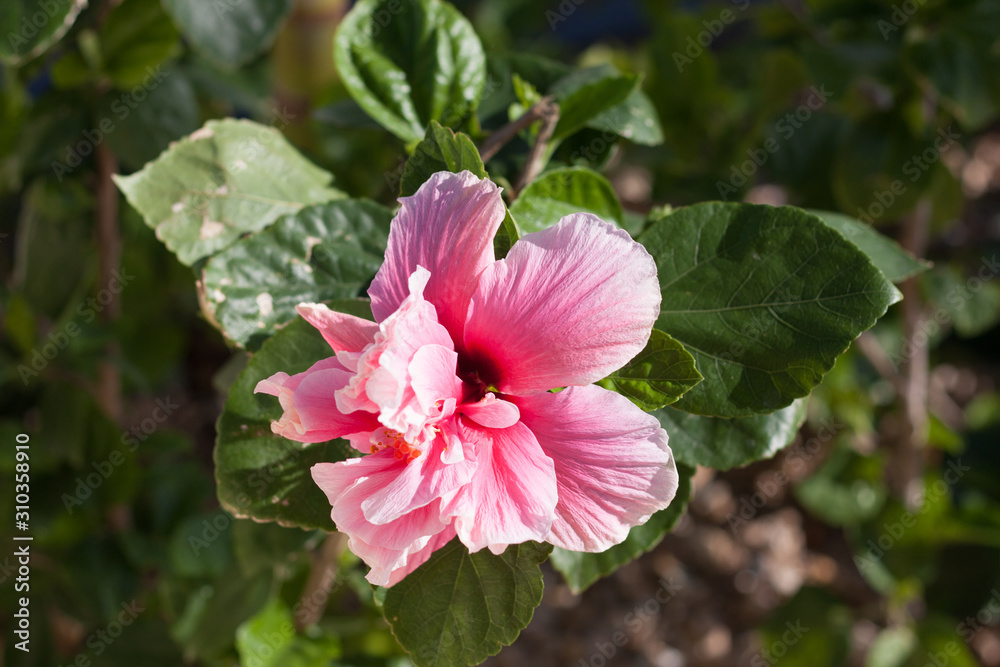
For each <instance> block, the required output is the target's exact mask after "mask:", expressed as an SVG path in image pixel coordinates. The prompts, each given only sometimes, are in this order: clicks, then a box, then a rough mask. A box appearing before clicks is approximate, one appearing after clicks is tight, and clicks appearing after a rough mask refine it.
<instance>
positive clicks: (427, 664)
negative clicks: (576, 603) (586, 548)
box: [383, 538, 551, 667]
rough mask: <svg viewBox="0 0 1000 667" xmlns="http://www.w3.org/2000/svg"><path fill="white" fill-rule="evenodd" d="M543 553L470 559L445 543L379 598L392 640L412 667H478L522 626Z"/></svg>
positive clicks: (455, 544) (533, 547) (535, 549)
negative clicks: (412, 664)
mask: <svg viewBox="0 0 1000 667" xmlns="http://www.w3.org/2000/svg"><path fill="white" fill-rule="evenodd" d="M550 549H551V547H549V546H548V545H543V544H536V543H534V542H526V543H524V544H513V545H511V546H509V547H507V550H506V551H505V552H504V553H503V554H502V555H500V556H494V555H493V554H492V553H490V551H489V550H488V549H483V550H481V551H478V552H476V553H474V554H470V553H469V552H468V550H467V549H466V548H465V546H464V545H463V544H462V543H461V542H459V541H458V538H455V539H453V540H452V541H451V542H449V543H448V544H446V545H445V546H444V547H442V548H441V549H438V550H437V551H436V552H434V555H432V556H431V558H430V560H428V561H427V562H426V563H424V564H423V565H421V566H420V567H418V568H417V569H416V570H414V571H413V572H412V573H411V574H410V575H409V576H407V577H406V578H405V579H403V580H402V581H401V582H399V583H398V584H396V585H395V586H393V587H392V588H390V589H389V590H388V592H387V593H386V594H385V606H384V609H383V611H384V613H385V617H386V619H387V620H388V621H389V624H390V625H391V626H392V632H393V634H394V635H395V636H396V639H398V640H399V643H400V644H401V645H402V646H403V648H405V649H406V650H407V651H408V652H409V654H410V657H411V658H412V660H413V663H414V664H415V665H416V666H417V667H444V666H446V665H447V666H449V667H452V666H455V665H478V664H479V663H481V662H482V661H483V660H485V659H486V658H487V657H489V656H491V655H495V654H496V653H497V652H498V651H499V650H500V649H501V648H502V647H503V646H506V645H508V644H510V643H511V642H513V641H514V640H515V639H517V635H518V633H520V632H521V630H522V629H523V628H524V627H525V626H527V625H528V622H529V621H530V620H531V616H532V614H533V613H534V610H535V607H536V606H538V603H539V602H541V601H542V588H543V583H542V571H541V569H539V567H538V564H539V563H541V562H542V561H544V560H545V558H546V557H547V556H548V554H549V550H550Z"/></svg>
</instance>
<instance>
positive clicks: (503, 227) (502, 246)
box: [493, 209, 521, 259]
mask: <svg viewBox="0 0 1000 667" xmlns="http://www.w3.org/2000/svg"><path fill="white" fill-rule="evenodd" d="M519 238H521V234H520V232H519V231H518V229H517V223H516V222H515V221H514V216H512V215H511V214H510V210H509V209H508V210H507V215H505V216H504V218H503V222H501V223H500V229H498V230H497V233H496V236H494V237H493V255H494V256H495V257H496V258H497V259H503V258H504V257H506V256H507V253H508V252H510V249H511V247H513V245H514V244H515V243H517V240H518V239H519Z"/></svg>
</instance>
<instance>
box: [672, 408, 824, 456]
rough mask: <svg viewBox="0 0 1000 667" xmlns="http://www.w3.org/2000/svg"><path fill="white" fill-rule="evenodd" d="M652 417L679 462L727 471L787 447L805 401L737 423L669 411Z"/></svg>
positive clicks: (795, 430) (792, 438) (804, 413)
mask: <svg viewBox="0 0 1000 667" xmlns="http://www.w3.org/2000/svg"><path fill="white" fill-rule="evenodd" d="M655 414H656V417H657V418H658V419H659V420H660V424H661V425H662V426H663V428H664V429H665V430H666V432H667V434H668V435H669V436H670V449H671V450H673V452H674V457H675V458H676V459H677V461H678V462H684V463H686V464H688V465H696V464H698V465H703V466H705V467H707V468H715V469H717V470H728V469H729V468H736V467H738V466H745V465H747V464H748V463H753V462H754V461H761V460H763V459H769V458H771V457H772V456H774V455H775V454H777V453H778V451H779V450H781V449H783V448H784V447H786V446H788V445H789V444H790V443H791V442H792V441H793V440H794V439H795V436H796V434H797V433H798V432H799V427H800V426H802V422H803V421H805V418H806V400H805V399H801V398H800V399H798V400H796V401H795V402H793V403H792V404H791V405H789V406H788V407H787V408H782V409H781V410H777V411H775V412H772V413H771V414H768V415H755V416H752V417H739V418H737V419H719V418H716V417H702V416H700V415H693V414H691V413H688V412H681V411H680V410H675V409H673V408H671V407H665V408H663V409H662V410H658V411H657V412H656V413H655Z"/></svg>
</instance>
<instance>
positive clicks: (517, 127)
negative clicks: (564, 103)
mask: <svg viewBox="0 0 1000 667" xmlns="http://www.w3.org/2000/svg"><path fill="white" fill-rule="evenodd" d="M553 105H554V99H553V98H552V97H543V98H542V99H540V100H539V101H538V102H536V103H535V104H534V105H533V106H532V107H531V108H530V109H528V110H527V111H525V112H524V113H523V114H521V115H520V116H519V117H518V118H517V119H516V120H512V121H511V122H509V123H507V124H506V125H504V126H503V127H501V128H500V129H499V130H497V131H496V132H494V133H493V134H491V135H490V136H489V138H487V139H486V141H484V142H483V145H482V146H480V147H479V156H480V157H481V158H482V160H483V162H487V161H488V160H489V159H490V158H492V157H493V156H494V155H496V154H497V153H499V152H500V149H501V148H503V147H504V146H506V145H507V142H509V141H510V140H511V139H513V138H514V137H516V136H517V133H518V132H520V131H521V130H523V129H525V128H527V127H528V126H529V125H531V124H532V123H534V122H535V121H536V120H540V119H542V118H544V117H545V116H546V115H547V114H549V113H551V108H552V106H553Z"/></svg>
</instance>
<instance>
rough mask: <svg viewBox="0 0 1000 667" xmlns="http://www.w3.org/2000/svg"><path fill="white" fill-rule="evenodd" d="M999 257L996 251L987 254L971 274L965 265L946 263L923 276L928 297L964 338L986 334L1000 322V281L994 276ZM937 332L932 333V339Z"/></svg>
mask: <svg viewBox="0 0 1000 667" xmlns="http://www.w3.org/2000/svg"><path fill="white" fill-rule="evenodd" d="M996 260H997V254H996V253H994V254H993V255H992V258H990V257H989V256H987V255H983V257H982V259H981V260H980V261H979V262H978V264H976V265H974V266H970V267H969V269H968V274H967V273H966V270H965V269H959V267H957V266H953V265H948V264H944V265H940V266H936V267H934V270H933V271H931V272H929V273H928V274H927V275H925V276H921V281H920V282H921V287H922V288H923V290H924V292H925V293H926V294H927V298H928V300H929V301H930V302H931V303H932V304H933V305H934V306H936V310H937V311H938V315H943V316H946V317H947V320H945V321H946V322H947V321H948V320H950V321H951V323H952V326H954V328H955V332H956V333H957V334H958V335H959V336H961V337H962V338H974V337H976V336H979V335H982V334H984V333H986V332H987V331H989V330H990V329H992V328H993V327H995V326H996V324H997V322H1000V285H997V284H996V282H995V281H994V280H992V278H995V277H996V272H997V263H996ZM983 276H986V277H985V279H984V278H983ZM926 333H927V332H925V334H926ZM934 333H935V332H930V336H929V337H930V338H931V340H932V342H933V341H934V340H935V337H934V335H933V334H934Z"/></svg>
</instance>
